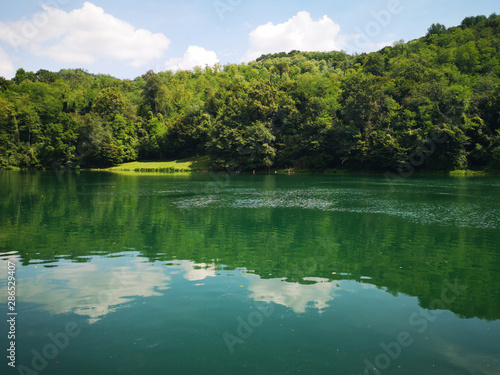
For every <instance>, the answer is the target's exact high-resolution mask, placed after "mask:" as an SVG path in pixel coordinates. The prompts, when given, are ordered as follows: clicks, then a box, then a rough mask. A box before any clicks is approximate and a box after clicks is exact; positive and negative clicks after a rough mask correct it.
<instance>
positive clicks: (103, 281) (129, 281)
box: [0, 259, 170, 323]
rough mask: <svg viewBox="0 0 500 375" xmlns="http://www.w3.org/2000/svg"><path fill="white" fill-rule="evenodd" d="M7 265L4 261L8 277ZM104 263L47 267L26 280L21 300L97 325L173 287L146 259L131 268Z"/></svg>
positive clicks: (0, 295)
mask: <svg viewBox="0 0 500 375" xmlns="http://www.w3.org/2000/svg"><path fill="white" fill-rule="evenodd" d="M9 261H10V259H9ZM6 263H7V261H5V262H2V261H1V260H0V270H3V269H5V273H4V274H6V272H7V267H6ZM103 263H105V262H104V261H103V262H95V263H84V264H80V263H71V264H64V265H61V266H60V267H57V268H46V269H44V270H43V272H40V273H38V274H37V275H36V276H32V277H29V276H28V277H25V278H24V281H23V288H22V290H19V294H18V295H17V298H18V300H19V301H21V302H27V303H35V304H37V305H39V308H40V309H42V310H45V311H49V312H50V313H51V314H67V313H74V314H77V315H81V316H84V317H87V318H88V321H89V323H95V322H97V321H99V320H100V319H101V318H103V317H104V316H106V315H108V314H110V313H112V312H114V311H116V310H117V309H118V308H119V307H121V306H123V305H125V304H127V303H129V302H132V301H133V300H135V299H136V298H137V297H153V296H161V295H162V293H161V291H164V290H167V289H169V288H170V276H169V275H166V274H165V273H164V268H162V267H160V266H157V265H154V264H151V263H143V261H142V260H135V261H132V262H130V264H129V266H128V267H110V266H106V265H104V264H103ZM82 286H84V287H82ZM3 289H4V288H2V289H0V303H2V304H3V303H6V301H7V288H5V290H3Z"/></svg>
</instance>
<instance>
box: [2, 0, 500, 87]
mask: <svg viewBox="0 0 500 375" xmlns="http://www.w3.org/2000/svg"><path fill="white" fill-rule="evenodd" d="M0 9H1V11H0V76H3V77H4V78H8V79H10V78H12V77H13V76H14V75H15V72H16V70H17V69H19V68H23V69H25V70H26V71H33V72H36V71H38V70H40V69H47V70H50V71H55V72H57V71H59V70H61V69H75V68H82V69H86V70H88V71H89V72H91V73H95V74H110V75H112V76H115V77H118V78H122V79H134V78H136V77H138V76H140V75H142V74H144V73H145V72H147V71H148V70H150V69H152V70H154V71H155V72H160V71H165V70H173V71H177V70H190V69H193V68H194V67H195V66H200V67H205V66H206V65H210V66H212V65H214V64H217V63H220V64H222V65H225V64H230V63H234V64H239V63H247V62H250V61H252V60H255V59H256V58H258V57H259V56H261V55H262V54H267V53H277V52H289V51H291V50H300V51H333V50H337V51H340V50H343V51H346V52H348V53H363V52H373V51H377V50H379V49H381V48H383V47H384V46H387V45H392V44H393V43H394V42H395V41H399V40H404V41H406V42H407V41H410V40H413V39H416V38H420V37H422V36H424V35H425V33H426V32H427V29H428V28H429V26H430V25H432V24H433V23H441V24H444V25H445V26H447V27H451V26H457V25H459V24H460V22H461V21H462V19H463V18H465V17H468V16H476V15H486V16H489V15H490V14H492V13H499V10H500V7H499V6H498V4H497V3H496V2H495V1H491V0H475V1H469V0H467V1H465V0H432V1H431V0H351V1H346V0H342V1H340V0H308V1H299V0H182V1H178V0H177V1H171V0H120V1H112V0H89V1H80V0H20V1H6V0H0Z"/></svg>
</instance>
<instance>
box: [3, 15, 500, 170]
mask: <svg viewBox="0 0 500 375" xmlns="http://www.w3.org/2000/svg"><path fill="white" fill-rule="evenodd" d="M499 35H500V16H497V15H495V14H493V15H491V16H490V17H485V16H478V17H468V18H466V19H464V20H463V22H462V24H461V25H460V26H458V27H452V28H448V29H447V28H446V27H444V26H443V25H439V24H437V25H432V26H431V27H430V28H429V31H428V33H427V35H426V36H425V37H423V38H421V39H418V40H414V41H411V42H409V43H403V42H397V43H395V44H394V45H393V46H392V47H386V48H384V49H382V50H381V51H379V52H376V53H371V54H362V55H354V56H351V55H347V54H345V53H343V52H329V53H319V52H314V53H306V52H298V51H292V52H290V53H281V54H275V55H265V56H262V57H260V58H259V59H257V61H255V62H251V63H249V64H240V65H226V66H220V65H218V66H214V67H206V68H204V69H202V68H197V69H194V70H193V71H179V72H177V73H173V72H170V71H167V72H161V73H154V72H152V71H149V72H147V73H146V74H144V75H143V76H142V77H138V78H137V79H135V80H133V81H131V80H119V79H116V78H113V77H111V76H106V75H93V74H89V73H87V72H85V71H83V70H61V71H60V72H59V73H53V72H49V71H46V70H40V71H38V72H36V73H33V72H26V71H24V70H23V69H20V70H18V71H17V73H16V76H15V77H14V78H13V79H12V80H6V79H3V78H1V77H0V168H11V167H37V168H52V167H64V166H67V167H76V166H81V167H106V166H111V165H114V164H117V163H121V162H126V161H133V160H160V159H169V158H183V157H193V156H208V158H209V160H210V162H211V163H212V165H213V167H214V168H217V169H226V168H227V169H232V170H237V169H238V170H239V169H243V170H248V169H260V168H268V167H271V166H273V167H275V168H285V167H286V168H290V167H297V168H313V169H324V168H348V169H357V170H359V169H363V170H397V169H398V168H399V169H400V170H401V168H402V166H404V165H406V164H408V161H409V160H413V162H412V165H414V166H418V167H419V168H423V169H432V170H452V169H465V168H484V167H493V168H498V167H500V37H499ZM436 137H437V138H436ZM436 139H439V142H435V141H432V140H436Z"/></svg>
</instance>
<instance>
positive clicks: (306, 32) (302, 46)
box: [244, 11, 349, 61]
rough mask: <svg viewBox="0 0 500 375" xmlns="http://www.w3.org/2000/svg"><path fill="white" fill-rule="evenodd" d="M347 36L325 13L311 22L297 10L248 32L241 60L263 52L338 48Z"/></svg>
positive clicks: (253, 57) (305, 14)
mask: <svg viewBox="0 0 500 375" xmlns="http://www.w3.org/2000/svg"><path fill="white" fill-rule="evenodd" d="M348 39H349V37H348V36H343V35H340V26H339V25H338V24H336V23H335V22H333V21H332V20H331V19H330V18H328V16H326V15H325V16H323V18H321V19H319V20H317V21H314V20H313V19H312V17H311V14H310V13H309V12H306V11H302V12H299V13H297V15H296V16H294V17H292V18H290V19H289V20H288V21H287V22H285V23H280V24H277V25H274V24H273V23H272V22H269V23H267V24H265V25H261V26H258V27H257V28H256V29H254V30H253V31H252V32H251V33H250V49H249V50H248V51H247V53H246V55H245V57H244V60H245V61H250V60H254V59H256V58H258V57H259V56H261V55H263V54H268V53H276V52H290V51H292V50H299V51H320V52H325V51H334V50H337V51H340V50H341V49H342V48H343V46H344V45H345V43H346V41H347V40H348Z"/></svg>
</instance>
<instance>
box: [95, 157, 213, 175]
mask: <svg viewBox="0 0 500 375" xmlns="http://www.w3.org/2000/svg"><path fill="white" fill-rule="evenodd" d="M93 170H95V171H109V172H137V173H187V172H201V171H205V170H208V163H207V161H206V160H203V159H199V160H193V159H182V160H172V161H147V162H142V161H134V162H130V163H123V164H120V165H117V166H115V167H112V168H105V169H93Z"/></svg>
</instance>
